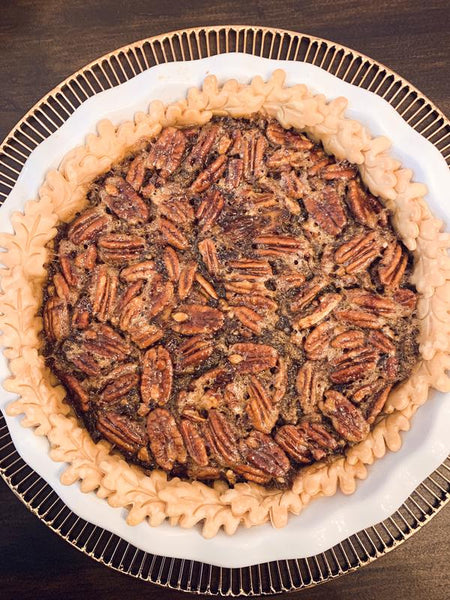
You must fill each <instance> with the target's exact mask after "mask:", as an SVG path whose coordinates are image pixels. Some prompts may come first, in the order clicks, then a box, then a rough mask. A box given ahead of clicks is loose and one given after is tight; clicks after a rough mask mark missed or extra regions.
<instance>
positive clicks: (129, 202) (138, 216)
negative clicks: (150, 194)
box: [101, 176, 149, 225]
mask: <svg viewBox="0 0 450 600" xmlns="http://www.w3.org/2000/svg"><path fill="white" fill-rule="evenodd" d="M101 196H102V199H103V202H104V203H105V204H106V206H107V207H108V208H110V209H111V210H112V212H113V213H114V214H116V215H117V216H118V217H119V219H122V220H124V221H126V222H127V223H130V225H136V224H137V223H145V222H146V221H148V217H149V210H148V206H147V204H146V203H145V202H144V200H142V198H141V197H140V196H139V194H138V193H137V192H136V191H135V189H134V188H133V187H132V186H131V185H130V184H129V183H127V182H126V181H125V179H123V178H122V177H119V176H114V177H108V178H107V179H106V181H105V183H104V193H103V194H102V193H101Z"/></svg>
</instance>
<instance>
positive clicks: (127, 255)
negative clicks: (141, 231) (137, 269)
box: [98, 233, 145, 263]
mask: <svg viewBox="0 0 450 600" xmlns="http://www.w3.org/2000/svg"><path fill="white" fill-rule="evenodd" d="M98 247H99V249H100V255H101V257H102V258H103V260H104V261H105V262H112V263H122V262H125V261H128V260H134V259H135V258H139V256H140V255H141V254H142V252H143V251H144V249H145V239H144V238H143V237H141V236H139V235H132V234H126V233H109V234H106V235H102V236H100V237H99V239H98Z"/></svg>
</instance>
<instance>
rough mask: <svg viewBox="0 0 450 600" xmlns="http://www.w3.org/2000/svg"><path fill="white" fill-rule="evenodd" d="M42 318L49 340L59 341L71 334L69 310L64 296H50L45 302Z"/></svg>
mask: <svg viewBox="0 0 450 600" xmlns="http://www.w3.org/2000/svg"><path fill="white" fill-rule="evenodd" d="M42 318H43V321H44V331H45V333H46V335H47V337H48V339H49V340H53V341H59V340H62V339H64V338H66V337H67V336H68V335H69V334H70V323H69V311H68V308H67V302H66V301H65V300H64V298H57V297H56V296H53V297H50V298H49V299H48V300H47V302H46V304H45V307H44V311H43V314H42Z"/></svg>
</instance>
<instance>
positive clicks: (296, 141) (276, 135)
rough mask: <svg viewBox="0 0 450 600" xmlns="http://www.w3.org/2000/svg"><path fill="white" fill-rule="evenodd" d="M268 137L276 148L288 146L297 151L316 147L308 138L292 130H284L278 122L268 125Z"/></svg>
mask: <svg viewBox="0 0 450 600" xmlns="http://www.w3.org/2000/svg"><path fill="white" fill-rule="evenodd" d="M266 136H267V139H268V140H269V141H270V142H272V144H275V145H276V146H288V147H290V148H294V149H295V150H310V149H311V148H312V147H313V146H314V144H313V142H311V141H310V140H308V138H306V137H304V136H302V135H300V134H299V133H295V132H294V131H292V130H286V129H284V128H283V127H282V126H281V125H280V124H279V123H277V122H276V121H272V122H271V123H269V124H268V125H267V128H266Z"/></svg>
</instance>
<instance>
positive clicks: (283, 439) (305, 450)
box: [275, 425, 312, 464]
mask: <svg viewBox="0 0 450 600" xmlns="http://www.w3.org/2000/svg"><path fill="white" fill-rule="evenodd" d="M275 441H276V442H277V444H278V445H279V446H281V448H283V450H284V451H285V452H286V453H287V454H289V456H291V457H292V458H293V459H294V460H296V461H297V462H299V463H305V464H307V463H310V462H311V460H312V456H311V452H310V450H309V447H308V442H307V439H306V435H305V434H304V432H302V431H301V430H300V429H299V428H298V427H296V426H295V425H283V426H282V427H280V429H279V430H278V431H277V433H276V434H275Z"/></svg>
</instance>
